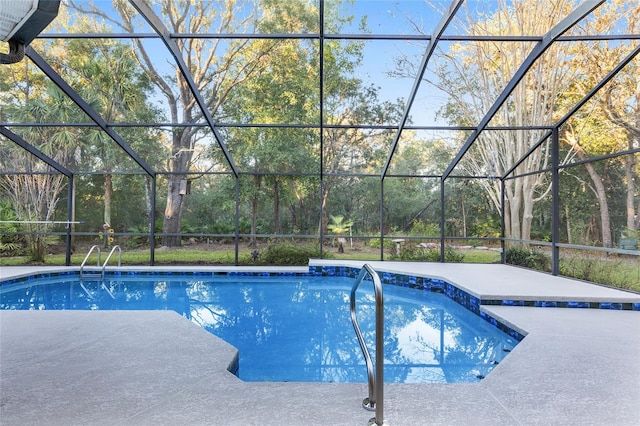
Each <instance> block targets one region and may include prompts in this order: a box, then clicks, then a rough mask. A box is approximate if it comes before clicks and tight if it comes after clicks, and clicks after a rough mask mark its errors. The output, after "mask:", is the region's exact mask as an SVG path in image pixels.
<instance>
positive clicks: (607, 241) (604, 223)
mask: <svg viewBox="0 0 640 426" xmlns="http://www.w3.org/2000/svg"><path fill="white" fill-rule="evenodd" d="M574 147H575V149H576V152H577V153H578V158H580V160H585V159H586V158H587V156H586V155H585V153H584V151H582V148H580V146H579V145H574ZM585 167H586V169H587V172H588V173H589V177H591V181H592V182H593V186H594V187H595V190H596V197H597V198H598V207H599V208H600V228H601V232H602V246H603V247H612V246H613V239H612V236H611V216H610V214H609V202H608V201H607V192H606V191H605V187H604V183H603V182H602V178H601V177H600V175H599V174H598V172H596V170H595V169H594V168H593V164H591V163H585Z"/></svg>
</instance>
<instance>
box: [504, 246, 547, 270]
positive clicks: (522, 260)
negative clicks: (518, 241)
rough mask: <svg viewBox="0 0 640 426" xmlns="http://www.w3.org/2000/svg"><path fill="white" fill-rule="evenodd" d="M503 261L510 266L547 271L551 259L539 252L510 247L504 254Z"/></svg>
mask: <svg viewBox="0 0 640 426" xmlns="http://www.w3.org/2000/svg"><path fill="white" fill-rule="evenodd" d="M505 260H506V262H507V263H508V264H510V265H516V266H523V267H525V268H530V269H537V270H539V271H547V270H549V268H550V266H551V259H549V256H547V255H546V254H545V253H543V252H542V251H540V250H528V249H525V248H522V247H511V248H508V249H507V251H506V252H505Z"/></svg>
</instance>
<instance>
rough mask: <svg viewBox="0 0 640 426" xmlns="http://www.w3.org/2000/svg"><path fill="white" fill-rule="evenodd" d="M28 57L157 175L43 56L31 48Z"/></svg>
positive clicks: (110, 134)
mask: <svg viewBox="0 0 640 426" xmlns="http://www.w3.org/2000/svg"><path fill="white" fill-rule="evenodd" d="M25 54H26V56H27V57H28V58H29V59H31V61H33V63H34V64H36V66H37V67H38V68H40V70H42V72H44V73H45V74H46V75H47V77H49V78H50V79H51V81H53V83H54V84H55V85H56V86H58V87H59V88H60V90H62V91H63V92H64V93H65V94H66V95H67V96H68V97H69V98H70V99H71V100H72V101H73V102H74V103H75V104H76V105H78V107H80V109H82V111H84V113H85V114H87V115H88V116H89V117H90V118H91V119H92V120H93V121H94V122H95V123H96V124H97V125H98V126H99V127H100V128H101V129H102V130H103V131H104V132H105V133H106V134H107V135H108V136H109V137H110V138H111V139H112V140H113V141H114V142H115V143H117V144H118V145H119V146H120V148H122V149H123V150H124V151H125V152H126V153H127V154H128V155H129V157H131V159H133V160H134V161H135V162H136V163H137V164H138V165H139V166H140V167H142V169H143V170H144V171H145V172H147V174H148V175H149V176H154V177H155V175H156V172H155V170H153V168H152V167H151V166H150V165H148V164H147V163H146V162H145V161H144V160H143V159H142V158H140V156H138V154H137V153H136V152H135V151H134V150H133V149H132V148H131V147H130V146H129V144H127V143H126V142H125V140H124V139H123V138H122V137H121V136H120V135H119V134H118V133H116V132H115V131H114V130H113V129H112V128H110V127H109V126H108V125H107V122H106V121H105V120H104V119H103V118H102V117H101V116H100V114H98V112H97V111H96V110H94V109H93V108H92V107H91V106H90V105H89V104H88V103H87V101H85V100H84V99H83V98H82V97H81V96H80V95H79V94H78V92H76V91H75V90H73V88H72V87H71V86H69V84H68V83H67V82H66V81H65V80H64V79H63V78H62V77H61V76H60V74H58V73H57V72H56V71H55V70H54V69H53V68H52V67H51V66H50V65H49V63H48V62H47V61H45V60H44V59H43V58H42V56H40V55H39V54H38V53H37V52H36V51H35V50H34V49H33V48H32V47H31V46H29V47H27V48H26V50H25Z"/></svg>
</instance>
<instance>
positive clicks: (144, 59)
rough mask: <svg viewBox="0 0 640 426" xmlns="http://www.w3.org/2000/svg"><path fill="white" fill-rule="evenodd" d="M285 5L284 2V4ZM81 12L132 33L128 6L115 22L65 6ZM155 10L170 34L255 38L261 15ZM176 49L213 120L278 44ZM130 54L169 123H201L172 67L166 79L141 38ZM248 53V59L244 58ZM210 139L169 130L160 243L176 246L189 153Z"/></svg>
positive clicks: (184, 41) (208, 0) (165, 6)
mask: <svg viewBox="0 0 640 426" xmlns="http://www.w3.org/2000/svg"><path fill="white" fill-rule="evenodd" d="M286 3H288V2H285V4H286ZM70 4H71V5H72V6H73V7H74V8H75V9H77V10H78V11H80V12H82V13H88V14H93V15H94V16H96V17H99V18H101V19H103V20H105V21H107V22H110V23H111V24H113V25H115V26H116V27H119V28H121V29H123V30H124V31H127V32H131V33H133V32H135V28H136V26H137V21H136V17H137V16H138V15H137V13H135V11H133V9H132V8H131V6H130V4H129V3H128V2H125V1H123V0H116V1H114V8H115V9H116V10H117V12H118V15H119V18H120V19H115V18H114V17H112V16H109V15H108V14H107V13H105V12H104V11H101V10H99V9H97V8H95V7H87V6H85V5H84V4H81V3H78V2H75V1H73V0H71V1H70ZM264 4H265V5H267V6H271V7H272V8H276V9H277V6H278V3H277V2H274V1H273V0H265V1H264ZM158 5H159V7H160V8H162V10H163V11H164V12H166V15H167V16H168V22H167V23H166V24H167V26H168V31H169V32H171V33H192V34H196V33H212V32H215V33H229V34H234V33H248V34H252V33H256V32H257V31H256V28H257V25H258V24H259V23H260V21H261V20H262V19H263V17H264V16H259V15H258V14H257V13H256V12H255V11H253V10H249V9H248V8H247V7H246V4H245V3H243V2H240V1H238V0H224V1H220V2H218V1H213V0H203V1H197V2H188V1H182V0H160V1H159V2H158ZM175 42H176V44H177V47H178V49H179V51H180V53H181V54H182V57H183V59H184V61H185V63H186V65H187V68H188V69H189V71H190V73H191V76H192V77H193V80H194V82H195V85H196V86H197V87H198V88H199V89H200V92H201V94H202V96H203V98H204V103H205V107H206V108H207V110H208V111H209V113H210V114H211V115H212V116H213V117H216V118H221V117H222V116H223V115H224V109H223V105H224V102H225V100H226V99H227V97H228V96H229V94H230V93H231V92H232V90H233V89H234V88H235V87H237V86H238V85H240V84H242V83H243V82H244V81H246V79H247V78H248V77H249V76H251V75H252V74H253V73H254V72H256V70H257V69H259V68H260V67H261V66H262V63H263V61H264V60H265V58H267V57H268V56H269V55H274V54H277V49H276V46H277V42H276V41H274V40H268V39H252V38H246V39H240V38H234V39H232V40H228V41H225V42H224V43H223V42H221V40H220V39H214V40H208V39H205V38H177V39H175ZM132 43H133V44H134V45H135V50H134V51H135V53H136V55H137V57H138V61H139V63H140V66H141V67H142V68H143V70H144V72H145V73H146V75H147V77H148V79H149V80H150V81H151V82H153V84H154V85H155V86H156V87H157V88H158V90H159V93H160V94H161V96H163V97H164V98H165V99H166V102H167V103H166V105H167V110H168V111H167V112H168V114H169V116H170V119H171V121H172V122H174V123H185V124H194V123H197V122H199V121H201V120H202V119H203V111H202V110H201V109H200V108H199V107H198V104H197V102H196V101H195V98H194V96H193V94H192V92H191V89H190V88H189V85H188V81H187V79H186V78H185V77H184V75H183V74H182V72H181V71H180V70H179V68H178V67H177V66H174V67H173V75H169V74H167V73H166V72H165V70H164V69H163V68H160V66H159V65H158V64H157V63H156V62H154V60H153V58H154V56H153V55H152V52H151V51H150V48H149V47H148V46H147V45H146V44H145V42H144V40H143V39H140V38H134V39H132ZM247 52H250V53H251V54H250V55H249V54H247ZM207 138H208V139H209V140H210V139H211V138H210V135H206V134H203V133H202V131H201V130H200V129H199V128H198V127H192V126H178V127H175V128H173V129H171V131H170V139H171V142H170V145H171V148H170V153H169V159H168V161H167V170H166V171H167V172H168V173H169V174H168V177H167V203H166V207H165V212H164V223H163V233H165V234H172V235H165V236H163V239H162V243H163V245H166V246H179V245H180V236H179V235H178V234H179V233H180V225H181V219H182V215H183V213H184V211H185V207H186V204H185V203H186V194H184V193H183V192H182V191H181V183H182V182H183V181H185V180H186V179H187V174H188V173H189V172H191V171H193V169H194V167H195V164H194V153H195V152H196V151H199V150H200V147H199V144H201V143H202V142H203V140H206V139H207Z"/></svg>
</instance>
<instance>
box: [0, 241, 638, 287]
mask: <svg viewBox="0 0 640 426" xmlns="http://www.w3.org/2000/svg"><path fill="white" fill-rule="evenodd" d="M461 252H462V253H464V260H463V262H464V263H499V262H500V253H499V252H498V251H494V250H479V249H465V250H462V251H461ZM84 253H86V252H85V251H82V253H81V254H74V255H72V256H71V264H72V265H76V266H79V265H80V264H81V263H82V260H83V259H84V256H85V254H84ZM106 256H107V254H106V253H103V255H102V262H104V260H105V258H106ZM116 256H117V254H114V257H112V258H111V260H110V261H109V265H115V264H116V263H117V258H116ZM323 256H324V257H326V258H329V259H341V260H360V261H366V260H370V261H375V260H379V259H380V250H379V249H368V248H367V249H357V248H356V249H349V248H347V249H346V250H345V253H337V250H336V249H335V248H332V247H328V248H326V249H324V250H323ZM386 256H388V254H387V253H385V258H387V257H386ZM387 259H388V258H387ZM234 263H235V254H234V249H233V248H228V247H223V249H216V250H212V249H208V250H207V249H206V248H202V247H196V248H191V247H185V248H179V249H173V250H164V249H158V250H156V252H155V264H156V265H233V264H234ZM238 263H239V264H240V265H245V266H246V265H260V264H261V263H260V261H259V260H258V262H255V261H253V260H252V257H251V249H248V248H242V249H241V250H240V251H239V254H238ZM30 264H32V263H30V262H29V258H28V257H26V256H14V257H0V266H23V265H30ZM64 264H65V255H64V254H51V255H49V256H48V257H47V258H46V263H45V265H59V266H62V265H64ZM96 264H97V256H94V255H92V256H91V258H90V259H89V261H88V262H87V265H96ZM122 264H123V265H148V264H149V251H148V250H124V251H123V252H122ZM299 266H306V265H299ZM560 271H561V275H563V276H567V277H574V278H577V279H582V280H585V281H590V282H594V283H599V284H604V285H608V286H611V287H616V288H621V289H625V290H631V291H635V292H640V262H638V260H637V259H635V258H630V259H627V258H624V257H607V258H602V257H593V258H589V257H584V256H576V257H573V256H569V257H565V258H563V259H561V265H560Z"/></svg>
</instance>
